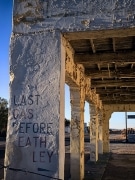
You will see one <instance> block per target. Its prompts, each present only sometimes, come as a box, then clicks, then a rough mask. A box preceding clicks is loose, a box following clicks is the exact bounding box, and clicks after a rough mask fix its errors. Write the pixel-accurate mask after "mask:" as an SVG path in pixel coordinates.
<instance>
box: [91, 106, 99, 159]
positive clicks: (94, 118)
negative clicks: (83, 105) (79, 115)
mask: <svg viewBox="0 0 135 180" xmlns="http://www.w3.org/2000/svg"><path fill="white" fill-rule="evenodd" d="M97 160H98V113H97V109H96V107H95V105H94V104H90V161H93V162H96V161H97Z"/></svg>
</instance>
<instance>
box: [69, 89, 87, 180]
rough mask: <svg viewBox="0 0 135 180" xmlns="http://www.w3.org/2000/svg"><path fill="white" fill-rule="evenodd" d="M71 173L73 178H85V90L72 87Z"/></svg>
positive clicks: (73, 179) (79, 179)
mask: <svg viewBox="0 0 135 180" xmlns="http://www.w3.org/2000/svg"><path fill="white" fill-rule="evenodd" d="M70 95H71V133H70V173H71V179H72V180H76V179H78V180H83V179H84V95H85V94H84V92H83V88H81V90H80V88H77V87H71V88H70Z"/></svg>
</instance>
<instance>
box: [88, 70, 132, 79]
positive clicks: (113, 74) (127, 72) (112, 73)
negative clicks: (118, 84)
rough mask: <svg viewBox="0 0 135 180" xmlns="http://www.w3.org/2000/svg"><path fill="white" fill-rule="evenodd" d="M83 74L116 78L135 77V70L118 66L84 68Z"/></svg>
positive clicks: (93, 76) (92, 76)
mask: <svg viewBox="0 0 135 180" xmlns="http://www.w3.org/2000/svg"><path fill="white" fill-rule="evenodd" d="M85 74H86V75H87V76H90V77H91V78H108V77H112V78H113V77H117V78H135V70H133V69H126V68H119V69H117V71H116V70H109V71H108V69H107V70H101V69H100V71H99V70H95V69H92V68H86V69H85Z"/></svg>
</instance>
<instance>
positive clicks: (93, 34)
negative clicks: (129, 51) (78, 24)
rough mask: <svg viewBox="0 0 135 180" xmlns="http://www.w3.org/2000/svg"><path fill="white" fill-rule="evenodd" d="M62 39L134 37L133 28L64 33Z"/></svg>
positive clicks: (134, 29) (134, 30)
mask: <svg viewBox="0 0 135 180" xmlns="http://www.w3.org/2000/svg"><path fill="white" fill-rule="evenodd" d="M63 35H64V37H65V38H66V39H67V40H68V41H70V40H78V39H98V38H99V39H101V38H113V37H127V36H135V28H128V29H123V28H122V29H115V30H114V29H109V30H96V31H85V32H84V31H80V32H66V33H64V34H63Z"/></svg>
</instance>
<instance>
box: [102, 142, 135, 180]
mask: <svg viewBox="0 0 135 180" xmlns="http://www.w3.org/2000/svg"><path fill="white" fill-rule="evenodd" d="M110 150H111V154H110V158H109V161H108V163H107V166H106V169H105V172H104V175H103V178H102V180H135V144H110Z"/></svg>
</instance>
